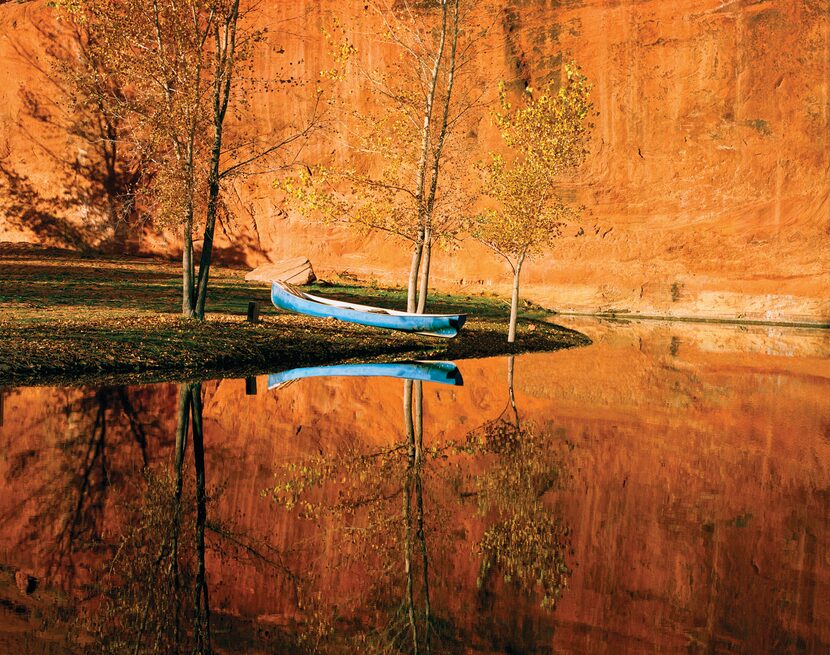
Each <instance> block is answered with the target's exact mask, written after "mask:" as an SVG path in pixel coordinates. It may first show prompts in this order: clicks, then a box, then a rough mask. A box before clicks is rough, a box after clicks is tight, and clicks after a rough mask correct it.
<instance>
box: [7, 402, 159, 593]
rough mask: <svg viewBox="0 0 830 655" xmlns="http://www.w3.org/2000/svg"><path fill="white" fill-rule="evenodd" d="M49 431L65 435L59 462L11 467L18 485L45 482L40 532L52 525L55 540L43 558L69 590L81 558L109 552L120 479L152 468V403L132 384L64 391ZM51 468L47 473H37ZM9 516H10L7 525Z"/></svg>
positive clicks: (31, 460) (38, 498) (35, 529)
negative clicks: (26, 480) (147, 406)
mask: <svg viewBox="0 0 830 655" xmlns="http://www.w3.org/2000/svg"><path fill="white" fill-rule="evenodd" d="M58 398H59V399H58V400H57V402H56V403H55V405H54V410H53V411H52V412H51V413H50V415H48V416H47V417H46V418H45V419H44V420H45V424H44V427H45V428H46V429H47V430H49V431H53V432H54V433H55V434H57V435H58V436H57V439H56V441H55V443H54V446H52V447H53V448H54V451H55V453H56V454H57V455H58V456H57V457H45V458H38V457H35V456H31V457H30V456H29V455H34V453H33V452H28V451H27V452H25V453H23V455H26V456H25V457H21V458H20V461H19V462H17V463H15V465H13V466H12V468H11V480H15V479H18V478H22V477H24V476H29V477H31V478H33V479H42V480H44V483H43V484H42V485H41V486H40V487H38V488H36V489H35V490H34V491H33V493H32V500H33V502H34V507H35V509H34V512H33V514H32V517H31V519H30V520H29V523H28V525H29V528H30V530H31V532H32V533H33V534H42V533H43V532H44V529H45V526H49V528H50V529H51V530H53V531H54V532H53V534H54V536H53V537H51V538H49V539H38V540H37V547H38V551H39V553H38V554H39V556H40V559H41V560H42V561H43V562H45V569H46V575H47V577H48V578H49V579H52V580H56V579H59V580H61V582H62V585H63V586H64V587H65V588H66V589H72V588H73V587H74V586H75V584H76V579H75V578H76V573H77V570H78V567H79V563H80V562H79V560H80V561H83V560H84V559H85V557H86V556H87V555H88V554H94V553H100V552H102V551H106V550H107V547H106V545H105V544H104V543H103V542H102V539H101V535H102V534H103V532H104V523H105V520H106V516H105V514H106V511H107V507H108V504H109V503H110V502H111V500H112V499H111V491H112V484H113V480H123V479H125V478H128V477H129V473H128V472H126V471H125V470H124V467H125V466H127V467H129V468H133V467H134V466H136V465H137V466H138V467H139V468H143V467H146V466H147V464H148V453H147V434H148V431H149V430H153V429H154V428H155V425H154V424H153V423H152V422H148V421H146V420H144V419H143V418H142V417H143V414H144V408H143V402H144V399H143V397H142V396H141V394H135V393H131V392H130V391H129V390H128V389H127V388H126V387H124V386H112V387H102V388H99V389H95V390H90V391H84V392H82V393H81V394H80V396H78V395H77V393H76V392H75V391H74V390H71V391H66V392H64V391H61V392H60V395H59V397H58ZM40 465H45V467H46V470H45V471H38V470H36V469H37V467H38V466H40ZM6 518H7V517H3V522H4V523H5V520H6Z"/></svg>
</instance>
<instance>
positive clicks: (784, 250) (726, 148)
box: [0, 0, 830, 321]
mask: <svg viewBox="0 0 830 655" xmlns="http://www.w3.org/2000/svg"><path fill="white" fill-rule="evenodd" d="M343 7H344V6H343V5H342V3H334V2H321V3H317V2H290V3H289V2H283V1H281V2H274V3H268V5H267V6H263V8H262V11H261V12H260V13H259V15H258V18H257V20H258V21H260V22H261V23H262V24H263V25H271V26H277V25H282V24H284V23H282V22H280V21H284V20H285V19H288V18H291V19H292V21H291V25H292V29H291V33H290V34H288V33H286V32H281V31H280V30H278V29H276V28H275V29H273V30H272V31H271V32H269V37H268V51H265V50H263V51H262V52H260V53H258V54H257V56H256V59H255V73H256V74H257V75H260V76H262V77H264V78H266V79H280V78H281V77H284V75H285V72H286V71H289V70H290V72H291V74H293V75H296V76H298V77H304V76H311V77H312V78H313V77H314V76H316V75H317V73H318V72H319V70H320V69H321V63H322V62H323V53H324V52H325V50H326V46H325V44H324V42H323V39H322V36H321V34H320V25H321V23H322V22H323V21H324V20H325V17H326V16H327V15H328V10H329V9H332V10H334V11H335V12H337V13H338V14H341V15H342V20H343V23H344V24H345V25H346V26H347V28H348V29H353V30H354V34H355V35H356V36H355V38H356V39H357V43H356V45H357V47H358V49H359V50H360V51H361V52H362V53H366V55H367V57H369V58H370V59H371V58H374V60H375V61H382V60H383V58H384V56H385V55H388V53H384V52H383V51H382V50H381V49H380V48H381V47H380V46H379V45H378V44H377V43H375V42H374V40H372V39H368V38H367V37H365V36H364V37H361V36H359V35H360V34H366V33H371V31H372V26H371V24H367V22H366V21H367V19H366V18H365V15H364V12H363V5H355V7H354V8H353V9H344V8H343ZM481 11H482V12H488V13H489V14H490V15H495V16H497V17H498V20H497V21H496V22H495V25H494V27H493V29H492V30H491V32H490V34H489V35H488V36H487V37H486V42H485V43H483V44H482V45H483V47H482V48H481V52H482V54H481V55H480V56H479V58H478V59H477V60H476V63H475V72H474V75H475V77H476V79H477V80H478V83H479V84H481V85H484V88H485V89H486V88H488V87H492V88H493V89H494V90H495V87H496V82H497V81H498V80H499V79H506V80H508V81H512V82H514V83H515V84H516V85H523V84H524V83H528V84H533V85H537V84H538V83H539V82H540V81H543V80H545V79H546V78H548V77H549V76H550V75H551V74H552V73H553V74H556V72H557V71H558V70H559V67H560V66H561V62H562V59H563V57H566V56H568V57H569V56H572V57H573V58H574V59H575V60H576V61H578V62H579V63H580V64H581V65H582V66H583V68H584V70H585V72H586V73H587V75H588V76H589V78H590V79H591V80H592V82H593V84H594V89H593V100H594V104H595V108H596V110H597V112H598V115H597V116H596V118H595V123H596V127H595V130H594V135H593V142H592V147H591V151H592V155H591V157H590V158H589V160H588V162H587V164H586V167H585V170H584V171H583V173H582V174H581V176H580V177H579V179H577V180H575V184H574V185H573V186H572V189H571V190H570V191H569V192H568V193H569V195H570V196H571V197H573V199H574V200H575V201H577V202H581V203H583V204H584V205H585V206H586V207H587V211H586V214H585V217H584V225H583V229H582V233H583V234H582V235H581V236H579V237H574V236H573V235H568V236H567V237H566V238H563V239H562V240H561V241H560V243H559V244H558V245H557V246H556V247H555V248H553V249H552V250H551V251H550V252H549V253H547V254H546V255H545V256H543V257H540V258H538V259H537V260H536V261H533V262H531V263H530V265H529V266H528V267H527V269H526V273H525V280H524V282H525V284H524V289H525V291H526V294H527V296H528V297H530V298H532V299H534V300H536V301H538V302H540V303H543V304H545V305H548V306H552V307H555V308H557V309H560V310H581V311H597V310H622V311H625V310H628V311H634V312H640V313H646V314H661V315H665V314H669V315H697V316H708V317H732V318H736V317H737V318H749V319H765V320H788V321H793V320H805V321H825V320H827V318H828V309H827V303H826V302H825V301H824V300H823V298H824V297H825V296H826V289H827V288H828V285H829V284H830V274H828V270H830V261H829V257H828V245H830V244H828V238H827V230H828V212H830V204H828V193H829V192H830V182H828V179H829V178H828V165H830V137H829V136H828V134H829V133H830V130H829V129H828V111H830V110H829V108H828V107H829V105H830V93H829V92H828V91H829V89H828V86H829V85H830V81H828V80H830V19H828V2H827V0H767V1H766V2H758V3H747V2H742V1H740V2H723V1H722V0H676V1H674V2H665V1H664V0H645V1H638V2H635V1H634V0H622V1H621V2H615V3H586V2H557V3H542V2H501V3H491V4H489V5H487V6H486V7H483V8H482V9H481ZM344 12H345V13H344ZM51 20H52V18H51V13H50V10H49V9H48V8H47V7H46V5H45V3H42V2H29V3H23V4H6V5H4V6H3V7H2V8H0V25H1V26H2V29H3V33H4V35H5V38H4V39H3V40H2V41H1V42H0V59H2V61H3V65H4V68H5V70H6V71H7V74H8V76H9V78H10V79H13V80H15V81H16V82H17V84H7V85H5V87H4V88H3V89H2V90H0V99H2V103H0V105H1V106H2V108H0V120H2V127H0V152H2V154H4V155H5V158H4V159H3V162H2V166H3V170H4V171H6V175H5V177H4V179H5V181H4V182H2V183H0V184H2V185H4V186H3V189H4V192H5V193H6V195H7V197H8V195H9V192H10V190H13V191H14V192H15V194H16V195H15V197H16V198H17V199H18V200H17V201H16V202H12V203H9V202H7V203H6V204H5V206H4V207H3V211H4V212H5V216H3V215H2V214H0V239H12V240H42V241H46V242H49V243H56V242H60V241H61V240H63V242H66V241H67V240H70V241H71V240H72V239H76V240H78V239H81V240H83V238H84V230H85V229H88V226H89V220H91V219H89V215H90V213H91V212H90V208H89V207H84V206H83V203H81V204H79V205H78V204H76V205H72V204H71V203H70V204H69V205H67V203H65V202H63V203H61V202H53V201H54V200H55V199H58V200H60V199H61V198H64V196H65V193H64V192H65V191H66V190H67V189H69V188H71V180H70V179H69V178H67V177H66V176H65V175H57V174H55V166H56V164H55V160H53V159H50V158H46V157H43V156H42V152H43V151H42V147H43V146H44V145H45V146H48V147H49V148H50V149H52V150H53V151H54V152H57V153H61V156H62V157H64V158H65V159H67V160H69V161H73V160H75V159H77V158H78V157H82V156H83V153H82V152H80V150H79V146H78V144H77V143H72V142H71V141H69V140H68V139H67V138H66V136H65V135H63V134H61V133H60V130H59V129H57V128H56V126H55V122H56V119H54V118H52V119H48V118H45V117H44V116H46V115H47V114H49V112H48V111H47V110H46V109H43V108H41V109H40V110H37V109H36V108H34V109H33V107H32V103H31V102H29V103H27V102H24V99H23V97H22V96H21V95H20V91H21V89H25V90H27V91H29V92H30V93H34V94H35V96H34V97H40V96H39V95H38V94H40V95H44V94H51V93H52V92H51V91H50V90H49V89H50V87H49V82H48V81H47V80H46V78H45V76H44V75H43V73H42V72H38V70H37V67H38V66H40V67H41V68H43V66H44V65H45V63H46V54H45V44H44V42H43V41H44V38H43V34H44V33H48V32H44V27H45V26H46V27H48V26H49V25H50V24H51ZM281 51H282V52H281ZM342 94H343V97H347V98H350V99H351V100H353V101H354V103H355V106H357V107H359V106H361V103H366V102H368V101H369V100H368V99H367V98H365V97H362V96H361V94H360V93H359V88H358V86H357V84H356V83H351V82H347V83H346V84H345V85H344V88H343V90H342ZM29 97H30V98H31V97H32V96H31V95H30V96H29ZM252 100H253V101H252V102H251V103H250V110H249V111H248V113H247V114H246V115H244V116H243V117H242V121H243V124H244V126H245V127H244V129H245V130H250V131H252V132H255V133H257V134H259V135H260V136H264V137H267V136H268V135H271V134H274V135H276V134H279V133H280V132H281V130H282V129H283V128H285V127H286V126H288V125H290V123H291V121H292V120H295V119H297V117H302V116H304V115H307V113H308V110H309V106H310V105H309V98H308V97H306V95H305V94H304V93H303V92H302V90H298V89H294V88H292V89H291V90H289V91H286V89H285V88H277V89H275V90H273V91H269V92H264V93H259V94H255V97H254V98H253V99H252ZM50 111H52V115H54V114H55V111H54V110H50ZM476 134H477V144H478V145H479V146H480V147H481V152H482V157H483V156H484V154H485V151H486V149H487V148H488V147H491V146H494V145H496V144H497V143H498V141H497V138H496V137H497V135H496V134H495V131H494V129H493V126H492V125H490V121H489V119H487V118H486V117H483V118H482V120H481V122H480V124H479V125H478V128H477V129H476ZM331 150H332V144H331V143H320V144H318V145H316V146H314V147H313V148H311V149H310V150H309V151H308V152H307V153H306V155H307V157H308V158H309V159H310V160H313V159H314V158H315V157H316V156H322V155H323V154H325V155H328V154H329V153H330V152H331ZM335 154H336V148H335ZM10 174H11V175H10ZM272 181H273V180H272V179H270V177H269V176H267V175H266V176H256V177H253V178H249V179H247V180H245V181H239V182H237V183H236V185H235V188H234V190H233V191H234V192H233V193H232V194H231V196H232V200H233V202H234V204H235V209H236V214H237V224H236V226H235V228H233V229H235V230H236V232H235V233H233V234H230V235H222V236H221V239H222V240H223V243H220V250H219V252H220V255H224V256H225V257H226V258H228V259H230V260H232V261H237V262H246V263H248V264H250V265H256V264H259V263H261V262H262V261H263V260H265V259H270V260H272V261H273V260H278V259H284V258H286V257H290V256H294V255H296V253H298V252H302V253H304V254H306V255H307V256H308V257H309V258H311V259H312V260H313V261H314V262H315V263H316V264H317V265H318V269H319V271H320V272H322V273H323V274H325V273H327V272H329V271H337V272H342V271H348V272H349V273H352V274H354V275H358V276H366V277H369V276H371V277H374V278H376V279H378V280H381V281H386V282H394V283H402V282H403V281H405V275H406V271H407V264H408V257H407V253H406V251H405V244H394V243H393V242H390V241H389V240H388V239H386V238H382V237H369V238H366V237H363V236H357V235H355V234H354V233H352V232H349V231H348V230H346V229H344V228H340V227H332V226H317V225H311V226H310V225H309V224H308V223H306V222H305V221H303V220H302V219H301V218H300V217H298V216H297V215H296V214H294V213H293V212H292V211H290V210H288V209H287V208H285V207H283V206H282V204H281V201H280V199H279V197H278V196H276V195H275V192H274V190H273V188H272ZM92 213H93V214H94V212H92ZM54 216H57V218H54ZM67 216H70V217H74V222H73V221H69V223H68V224H64V221H63V219H64V218H66V217H67ZM82 217H85V220H86V222H85V223H84V222H80V218H82ZM79 225H80V226H82V227H84V229H81V228H79V227H78V226H79ZM134 241H135V240H134ZM136 245H137V246H139V247H140V248H141V249H144V250H151V251H152V250H170V249H173V250H175V249H176V248H177V245H176V239H175V237H174V236H173V235H169V234H161V235H143V236H142V239H141V240H140V243H137V244H136ZM433 271H434V280H435V283H436V285H438V286H441V287H444V288H449V287H456V288H457V287H461V288H463V289H465V290H468V291H492V290H495V291H505V290H506V289H507V285H508V270H507V269H506V267H505V266H502V264H501V263H500V262H499V261H498V260H497V259H495V258H494V257H493V256H491V255H490V254H489V253H488V252H486V251H485V250H484V249H483V248H481V247H480V246H478V245H476V244H471V243H464V245H463V247H462V248H461V250H459V251H457V252H455V253H452V254H451V255H448V254H444V253H437V254H436V257H435V261H434V265H433Z"/></svg>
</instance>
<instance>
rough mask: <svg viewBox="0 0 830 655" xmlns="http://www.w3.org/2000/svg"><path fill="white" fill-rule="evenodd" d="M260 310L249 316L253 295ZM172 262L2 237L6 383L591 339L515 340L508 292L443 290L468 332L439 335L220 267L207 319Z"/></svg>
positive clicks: (539, 329)
mask: <svg viewBox="0 0 830 655" xmlns="http://www.w3.org/2000/svg"><path fill="white" fill-rule="evenodd" d="M313 290H314V292H316V293H320V294H321V295H327V296H330V297H333V298H337V299H343V300H354V301H357V302H363V303H368V304H374V305H379V306H384V307H393V308H404V307H405V304H406V302H405V291H404V290H402V289H394V288H392V289H389V288H375V287H368V288H367V287H360V286H358V285H355V284H353V283H348V284H316V285H314V286H313ZM250 300H255V301H259V302H261V303H262V305H261V306H262V309H263V314H262V317H263V320H262V322H261V323H260V324H257V325H252V324H249V323H247V322H246V321H245V313H246V311H247V306H248V302H249V301H250ZM180 305H181V299H180V277H179V270H178V267H177V264H176V263H175V262H168V261H159V260H152V259H140V258H126V257H120V258H106V257H101V258H84V257H81V256H79V255H76V254H73V253H68V252H64V251H41V250H36V249H33V248H25V247H23V248H22V247H14V248H11V247H8V246H7V247H5V248H0V386H12V385H21V384H52V383H67V384H81V383H90V382H100V383H103V382H109V381H148V380H161V379H193V378H206V377H215V376H220V375H249V374H254V373H262V372H266V371H269V370H278V369H282V368H287V367H293V366H304V365H319V364H327V363H334V362H338V361H368V360H374V361H380V360H383V361H389V360H406V359H429V358H431V359H435V358H441V359H460V358H468V357H480V356H488V355H496V354H503V353H508V352H522V351H528V350H556V349H558V348H565V347H573V346H579V345H584V344H587V343H588V340H587V338H585V337H584V336H582V335H580V334H579V333H577V332H574V331H572V330H566V329H564V328H560V327H557V326H554V325H552V324H550V323H547V322H538V321H536V320H534V319H536V318H543V317H544V316H546V315H545V314H544V312H540V311H539V310H538V308H537V309H535V310H533V311H529V312H527V313H526V314H525V315H524V316H523V317H522V320H521V321H520V325H519V333H518V342H517V343H516V344H514V345H513V346H510V345H509V344H507V343H506V332H507V313H508V307H507V303H506V302H505V301H504V300H503V299H501V298H496V297H486V296H466V297H465V296H452V295H447V294H435V295H434V296H432V297H431V302H430V303H429V305H428V311H432V312H466V313H468V314H470V318H469V320H468V323H467V325H466V327H465V328H464V330H463V331H462V332H461V334H460V335H459V337H457V338H456V339H453V340H443V339H433V338H429V337H422V336H417V335H409V334H404V333H399V332H392V331H386V330H374V329H371V328H364V327H361V326H356V325H350V324H346V323H340V322H337V321H333V320H326V319H314V318H309V317H304V316H298V315H295V314H287V313H281V312H278V311H277V310H276V309H275V308H274V307H273V306H272V305H271V303H270V294H269V289H268V287H267V285H264V284H261V283H249V282H246V281H245V280H244V271H239V270H234V269H228V268H222V267H217V268H215V269H213V273H212V277H211V286H210V291H209V296H208V311H209V312H210V315H209V317H208V320H206V321H205V322H203V323H200V322H197V321H192V320H187V319H183V318H182V317H181V316H180V315H179V313H178V312H179V311H180Z"/></svg>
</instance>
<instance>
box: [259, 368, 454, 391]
mask: <svg viewBox="0 0 830 655" xmlns="http://www.w3.org/2000/svg"><path fill="white" fill-rule="evenodd" d="M315 377H384V378H400V379H404V380H419V381H422V382H438V383H439V384H451V385H454V386H459V387H460V386H462V385H463V384H464V378H463V377H462V376H461V371H459V370H458V367H457V366H456V365H455V364H454V363H453V362H390V363H388V364H337V365H334V366H312V367H308V368H292V369H290V370H288V371H281V372H280V373H271V374H270V375H269V376H268V388H269V389H280V388H282V387H284V386H286V385H287V384H290V383H291V382H294V381H295V380H302V379H304V378H315Z"/></svg>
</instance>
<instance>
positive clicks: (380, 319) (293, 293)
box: [271, 282, 467, 339]
mask: <svg viewBox="0 0 830 655" xmlns="http://www.w3.org/2000/svg"><path fill="white" fill-rule="evenodd" d="M312 298H313V299H312ZM321 300H322V301H324V300H325V299H322V298H317V297H316V296H311V297H309V296H308V294H304V293H302V292H300V291H297V290H295V289H293V288H291V287H290V286H289V285H286V284H283V283H280V282H273V283H272V284H271V302H272V303H274V306H275V307H276V308H277V309H285V310H288V311H291V312H296V313H298V314H305V315H307V316H316V317H318V318H334V319H337V320H338V321H344V322H346V323H356V324H357V325H366V326H369V327H377V328H385V329H387V330H398V331H401V332H414V333H417V334H425V335H429V336H433V337H443V338H446V339H451V338H453V337H455V336H456V335H457V334H458V331H459V330H460V329H461V328H462V326H463V325H464V323H465V321H466V320H467V315H466V314H409V313H406V312H393V311H389V310H384V309H382V308H371V307H366V306H364V305H351V304H349V303H341V302H337V303H336V304H326V303H325V302H320V301H321ZM331 302H334V301H331Z"/></svg>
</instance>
